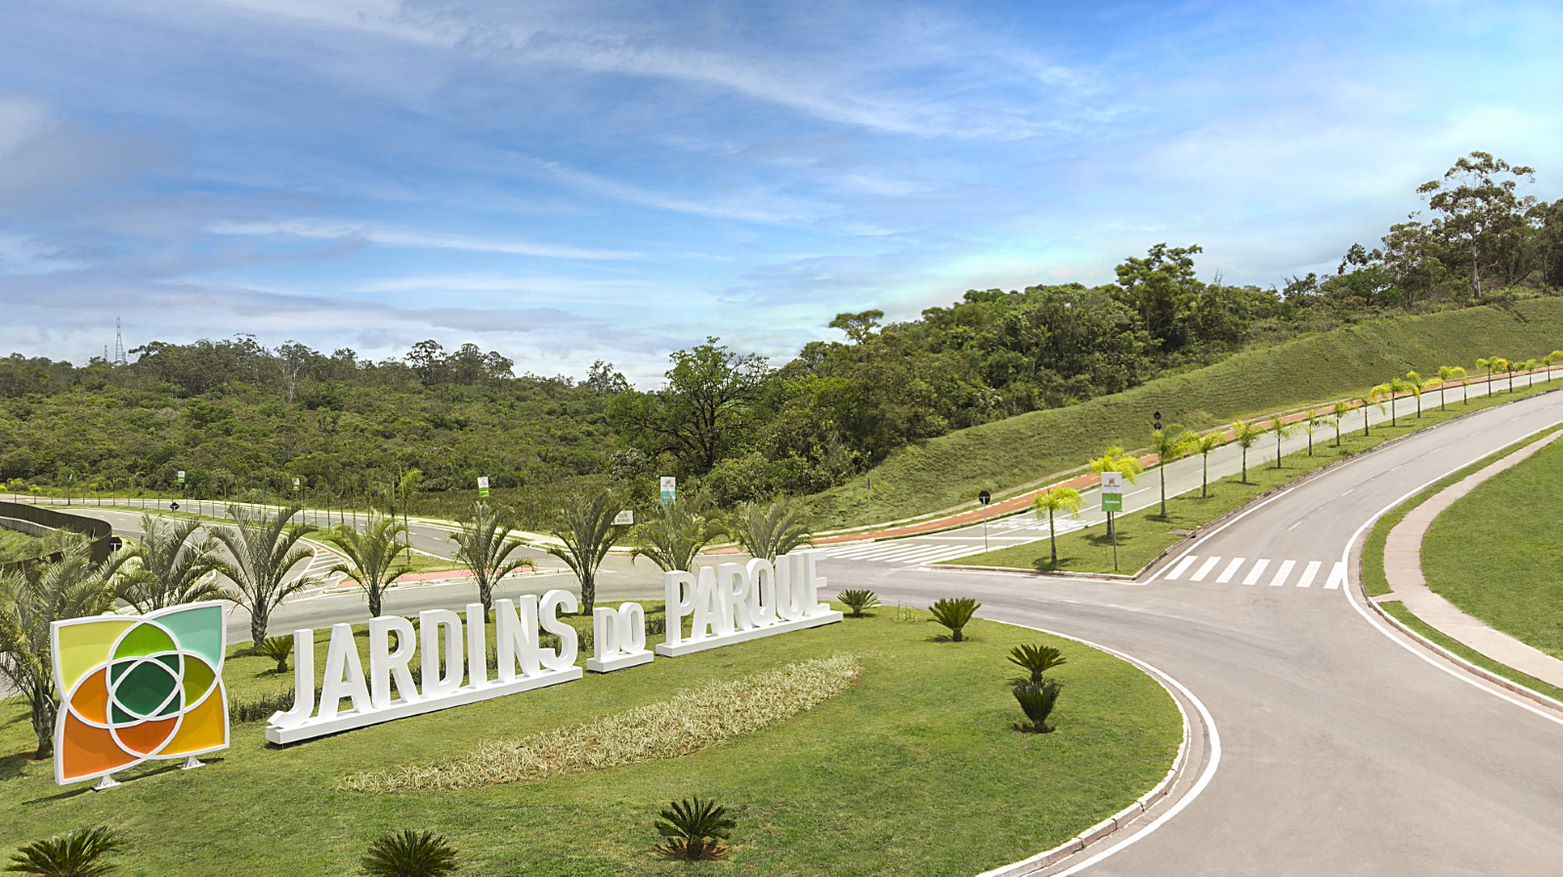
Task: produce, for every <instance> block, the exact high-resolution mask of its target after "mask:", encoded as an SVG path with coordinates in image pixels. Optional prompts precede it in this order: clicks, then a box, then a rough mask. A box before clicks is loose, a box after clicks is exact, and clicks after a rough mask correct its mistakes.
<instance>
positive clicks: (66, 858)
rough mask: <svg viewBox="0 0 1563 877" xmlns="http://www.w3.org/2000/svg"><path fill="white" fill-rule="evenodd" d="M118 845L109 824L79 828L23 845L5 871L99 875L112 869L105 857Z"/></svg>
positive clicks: (42, 876) (47, 876) (37, 876)
mask: <svg viewBox="0 0 1563 877" xmlns="http://www.w3.org/2000/svg"><path fill="white" fill-rule="evenodd" d="M120 846H121V844H120V839H119V835H117V834H115V833H114V830H113V829H112V828H109V827H108V826H104V825H99V826H96V827H93V828H78V829H76V830H75V831H72V832H70V833H69V834H57V835H55V836H53V837H47V838H44V839H43V840H35V841H33V842H32V843H26V844H22V846H21V848H20V849H18V850H17V851H16V852H15V853H12V854H11V864H10V866H9V867H7V868H6V870H7V871H17V872H21V873H23V874H30V875H33V877H102V875H104V874H108V873H111V872H112V871H113V870H114V866H113V865H112V864H110V863H109V862H107V861H104V859H105V858H106V857H108V855H109V854H111V853H113V852H115V851H117V850H118V849H119V848H120Z"/></svg>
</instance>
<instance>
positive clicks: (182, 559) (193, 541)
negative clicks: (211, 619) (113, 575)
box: [119, 515, 223, 613]
mask: <svg viewBox="0 0 1563 877" xmlns="http://www.w3.org/2000/svg"><path fill="white" fill-rule="evenodd" d="M216 551H217V540H216V539H213V538H212V536H211V534H209V533H203V532H201V522H200V521H164V520H163V519H161V518H158V517H155V516H153V515H142V516H141V541H140V542H137V543H135V544H134V545H132V546H130V547H128V548H126V549H125V557H126V559H127V560H129V559H131V558H134V559H135V560H136V563H135V564H133V565H127V566H126V567H125V569H124V575H123V578H122V579H121V584H120V593H119V596H120V599H122V600H124V601H125V602H126V603H129V604H130V605H132V606H134V607H135V608H136V611H137V612H141V613H147V612H152V611H155V610H157V609H166V608H168V607H170V606H178V605H179V604H181V603H198V602H200V601H202V600H212V599H215V598H217V597H221V596H222V593H223V588H222V585H221V583H219V582H218V581H217V579H216V577H215V576H213V575H211V573H213V572H216V570H217V567H216V565H215V564H214V563H213V560H214V559H215V552H216Z"/></svg>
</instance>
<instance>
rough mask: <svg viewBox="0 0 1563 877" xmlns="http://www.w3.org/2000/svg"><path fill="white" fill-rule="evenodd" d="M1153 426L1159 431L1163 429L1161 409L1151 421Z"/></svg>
mask: <svg viewBox="0 0 1563 877" xmlns="http://www.w3.org/2000/svg"><path fill="white" fill-rule="evenodd" d="M1151 427H1152V428H1153V429H1155V430H1156V431H1157V432H1160V431H1161V412H1160V411H1158V412H1156V414H1155V417H1154V418H1153V420H1152V422H1151Z"/></svg>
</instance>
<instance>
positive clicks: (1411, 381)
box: [1406, 371, 1443, 420]
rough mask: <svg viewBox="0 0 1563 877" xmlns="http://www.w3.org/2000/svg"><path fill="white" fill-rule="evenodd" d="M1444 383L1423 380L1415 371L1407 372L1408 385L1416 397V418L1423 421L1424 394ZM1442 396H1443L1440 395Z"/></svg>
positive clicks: (1436, 379)
mask: <svg viewBox="0 0 1563 877" xmlns="http://www.w3.org/2000/svg"><path fill="white" fill-rule="evenodd" d="M1442 383H1443V381H1442V380H1441V379H1439V378H1425V379H1424V378H1423V377H1422V376H1421V375H1420V374H1418V373H1417V372H1414V371H1409V372H1406V384H1407V385H1408V386H1409V387H1410V388H1411V393H1412V395H1414V396H1416V416H1417V419H1418V420H1421V419H1422V394H1423V393H1425V392H1427V391H1428V390H1433V389H1437V388H1438V386H1439V385H1441V384H1442ZM1439 395H1440V396H1442V395H1443V394H1442V393H1440V394H1439Z"/></svg>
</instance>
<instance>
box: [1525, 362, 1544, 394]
mask: <svg viewBox="0 0 1563 877" xmlns="http://www.w3.org/2000/svg"><path fill="white" fill-rule="evenodd" d="M1521 368H1523V369H1525V388H1526V389H1527V390H1528V389H1530V385H1531V384H1533V383H1535V382H1536V369H1538V368H1541V362H1540V361H1538V360H1536V359H1527V360H1525V364H1524V365H1523V366H1521Z"/></svg>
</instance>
